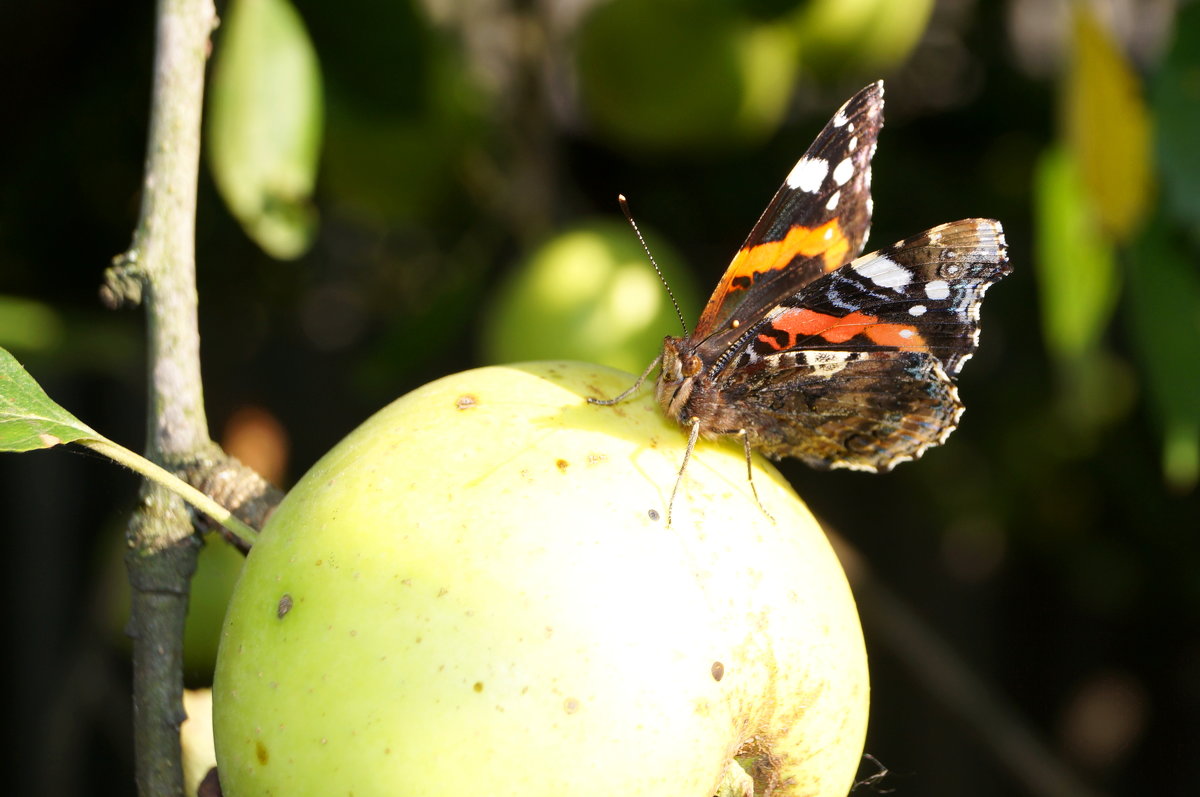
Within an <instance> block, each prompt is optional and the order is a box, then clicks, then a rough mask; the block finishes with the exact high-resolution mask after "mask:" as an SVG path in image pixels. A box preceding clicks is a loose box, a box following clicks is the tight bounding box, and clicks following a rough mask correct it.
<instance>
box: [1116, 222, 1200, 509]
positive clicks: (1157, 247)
mask: <svg viewBox="0 0 1200 797" xmlns="http://www.w3.org/2000/svg"><path fill="white" fill-rule="evenodd" d="M1129 254H1130V258H1131V261H1132V262H1131V265H1132V267H1131V268H1130V271H1129V294H1130V298H1131V300H1132V301H1131V306H1130V309H1131V310H1132V320H1133V330H1134V336H1135V339H1136V341H1137V343H1138V350H1139V352H1140V358H1139V359H1140V362H1141V365H1142V369H1143V370H1144V371H1145V373H1146V377H1147V387H1148V391H1147V392H1148V393H1149V398H1150V401H1151V403H1152V407H1153V410H1154V412H1155V415H1156V416H1157V417H1158V420H1159V422H1160V424H1161V427H1162V433H1163V473H1164V477H1165V478H1166V480H1167V483H1168V484H1170V485H1171V486H1172V487H1173V488H1175V489H1177V490H1191V489H1193V488H1195V486H1196V484H1197V480H1198V479H1200V390H1197V389H1196V373H1197V370H1196V369H1197V364H1198V363H1200V273H1197V271H1196V268H1195V255H1194V254H1192V253H1191V252H1190V251H1189V250H1188V249H1187V248H1186V246H1185V245H1184V243H1183V241H1182V238H1181V236H1179V235H1172V233H1171V230H1170V229H1169V227H1168V225H1167V223H1166V221H1165V220H1164V219H1163V218H1162V216H1161V214H1160V215H1159V216H1158V217H1157V218H1155V219H1154V220H1153V222H1152V223H1151V224H1150V225H1148V226H1147V229H1146V230H1145V231H1144V232H1143V234H1142V235H1141V236H1140V238H1139V240H1138V241H1137V242H1136V244H1135V246H1133V247H1132V248H1131V250H1130V253H1129Z"/></svg>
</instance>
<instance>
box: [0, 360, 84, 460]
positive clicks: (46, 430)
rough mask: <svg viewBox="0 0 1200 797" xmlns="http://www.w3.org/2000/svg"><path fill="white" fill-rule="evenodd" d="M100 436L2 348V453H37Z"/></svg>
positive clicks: (0, 393)
mask: <svg viewBox="0 0 1200 797" xmlns="http://www.w3.org/2000/svg"><path fill="white" fill-rule="evenodd" d="M99 437H100V435H99V434H98V433H97V432H96V431H95V430H94V429H92V428H91V427H90V426H88V425H87V424H85V423H83V422H82V421H80V420H79V419H78V418H76V417H75V416H74V415H72V414H71V413H69V412H67V411H66V410H64V409H63V408H62V407H60V406H59V405H58V404H55V403H54V401H52V400H51V399H50V397H49V396H47V395H46V391H44V390H42V388H41V385H39V384H38V383H37V382H35V381H34V379H33V377H32V376H30V375H29V372H28V371H26V370H25V369H24V368H22V367H21V364H20V363H19V362H17V359H16V358H15V357H13V356H12V355H11V354H9V353H8V351H6V350H5V349H0V451H35V450H37V449H39V448H52V447H53V446H56V445H60V444H62V443H72V442H75V441H77V440H91V439H96V438H99Z"/></svg>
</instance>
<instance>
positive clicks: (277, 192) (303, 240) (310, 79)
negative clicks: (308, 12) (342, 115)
mask: <svg viewBox="0 0 1200 797" xmlns="http://www.w3.org/2000/svg"><path fill="white" fill-rule="evenodd" d="M209 106H210V107H209V117H208V128H207V134H208V152H209V164H210V166H211V169H212V173H213V179H214V181H215V182H216V184H217V188H218V189H219V190H220V192H221V196H222V198H223V199H224V200H225V204H226V205H227V206H228V207H229V210H230V212H232V213H233V215H234V216H235V217H236V218H237V220H238V221H239V222H240V223H241V225H242V227H243V229H245V231H246V233H247V234H248V235H249V236H250V237H251V238H253V239H254V240H255V241H256V242H257V243H258V244H259V246H261V247H262V248H263V249H264V250H265V251H266V252H267V253H269V254H271V255H272V256H274V257H278V258H285V259H286V258H293V257H298V256H300V255H301V254H303V253H304V252H305V250H307V249H308V247H309V245H310V244H311V242H312V238H313V235H314V234H315V230H316V213H315V211H314V209H313V207H312V191H313V185H314V183H315V181H316V174H317V161H318V156H319V153H320V146H321V133H322V124H323V115H324V103H323V99H322V89H321V73H320V65H319V64H318V62H317V56H316V52H315V51H314V49H313V46H312V42H311V41H310V40H309V37H308V32H307V31H306V30H305V27H304V22H303V21H302V20H301V19H300V16H299V14H297V13H296V10H295V8H293V7H292V5H291V3H289V2H288V0H230V3H229V6H228V9H227V11H226V13H225V17H224V20H223V22H222V26H221V28H220V29H219V31H218V35H217V38H216V55H215V63H214V66H213V78H212V88H211V92H210V95H209Z"/></svg>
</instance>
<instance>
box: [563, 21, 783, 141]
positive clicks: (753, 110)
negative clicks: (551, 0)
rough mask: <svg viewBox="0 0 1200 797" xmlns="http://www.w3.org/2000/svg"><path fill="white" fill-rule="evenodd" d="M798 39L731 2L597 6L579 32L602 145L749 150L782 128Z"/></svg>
mask: <svg viewBox="0 0 1200 797" xmlns="http://www.w3.org/2000/svg"><path fill="white" fill-rule="evenodd" d="M796 40H797V36H796V34H795V32H794V28H793V26H792V25H790V24H789V23H788V21H787V20H785V21H784V22H781V23H778V24H776V23H756V22H753V21H751V20H750V19H748V18H746V17H745V16H743V15H742V14H740V13H739V11H738V9H737V8H736V6H734V5H732V4H727V3H693V2H688V0H613V1H612V2H607V3H602V4H598V5H597V6H596V7H595V8H594V9H593V10H592V11H591V12H590V13H589V14H588V16H587V17H586V18H585V19H584V21H583V24H582V25H581V27H580V31H579V37H578V45H577V47H576V66H577V72H578V78H579V81H578V82H579V93H580V98H581V99H582V101H583V105H584V108H585V110H586V112H587V116H588V118H589V119H590V121H591V122H592V124H593V125H594V126H595V127H596V129H597V130H598V131H599V132H600V133H601V134H602V135H603V136H605V137H608V138H610V139H612V140H614V141H615V142H617V143H619V144H622V145H625V146H629V147H632V148H635V149H641V150H646V151H667V152H676V151H678V150H680V149H711V148H713V147H723V146H728V145H745V144H753V143H756V142H759V141H762V140H763V139H765V138H767V137H768V136H770V135H771V134H772V133H774V132H775V131H776V130H777V129H778V127H779V125H780V123H781V122H782V121H783V118H784V115H785V113H786V111H787V107H788V101H789V100H790V99H791V91H792V87H793V86H794V83H795V78H796V72H797V63H798V62H797V44H796Z"/></svg>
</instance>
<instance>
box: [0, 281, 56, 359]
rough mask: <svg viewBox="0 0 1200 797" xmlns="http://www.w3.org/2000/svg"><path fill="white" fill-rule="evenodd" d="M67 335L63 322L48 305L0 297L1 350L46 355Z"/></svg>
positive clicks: (16, 298) (15, 297)
mask: <svg viewBox="0 0 1200 797" xmlns="http://www.w3.org/2000/svg"><path fill="white" fill-rule="evenodd" d="M65 334H66V325H65V324H64V323H63V320H62V318H60V317H59V314H58V312H57V311H56V310H55V309H54V308H52V307H50V306H49V305H48V304H46V303H45V302H38V301H34V300H33V299H22V298H20V297H17V296H2V295H0V346H6V347H8V348H13V349H31V350H37V351H46V350H48V349H53V348H54V347H55V346H57V345H59V344H60V343H61V342H62V340H63V337H64V336H65Z"/></svg>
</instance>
